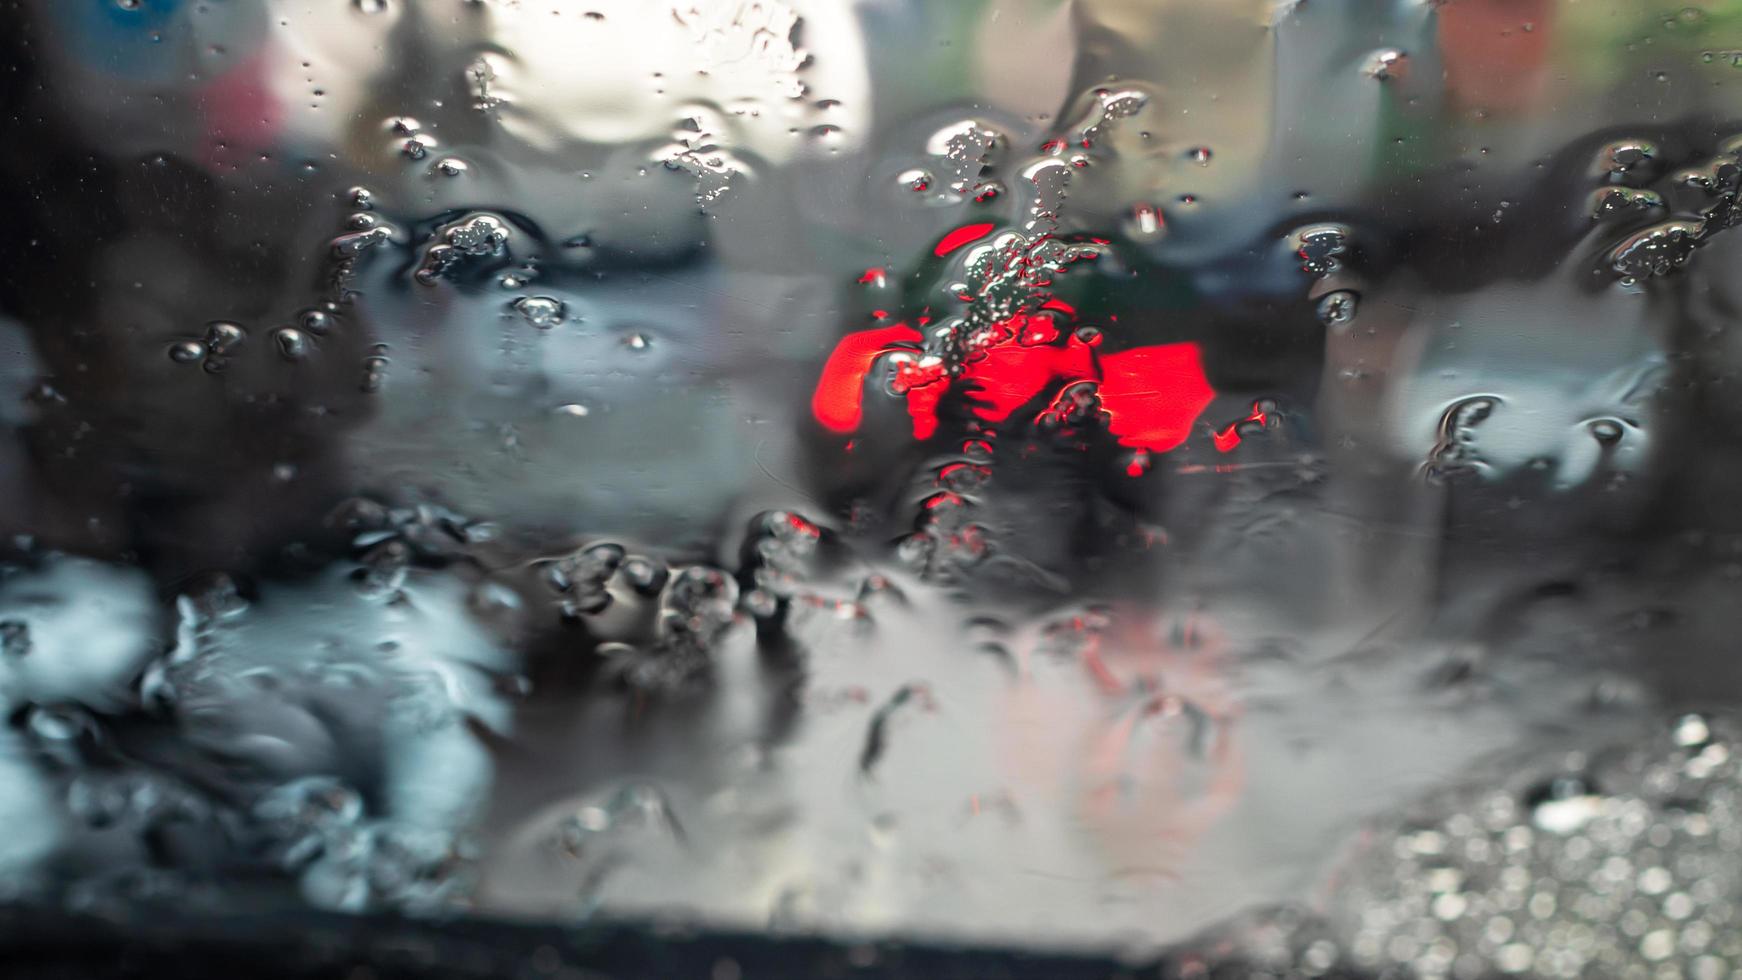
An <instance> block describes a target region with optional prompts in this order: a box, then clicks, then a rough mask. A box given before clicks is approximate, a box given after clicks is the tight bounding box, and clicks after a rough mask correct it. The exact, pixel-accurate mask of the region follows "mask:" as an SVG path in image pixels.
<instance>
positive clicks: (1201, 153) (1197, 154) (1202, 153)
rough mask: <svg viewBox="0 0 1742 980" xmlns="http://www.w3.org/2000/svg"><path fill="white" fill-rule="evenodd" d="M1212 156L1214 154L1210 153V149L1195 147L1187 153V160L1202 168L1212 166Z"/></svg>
mask: <svg viewBox="0 0 1742 980" xmlns="http://www.w3.org/2000/svg"><path fill="white" fill-rule="evenodd" d="M1212 155H1213V154H1212V153H1211V152H1210V148H1209V147H1207V146H1194V147H1192V148H1191V149H1189V150H1187V151H1186V159H1187V160H1190V161H1191V162H1193V163H1195V164H1197V165H1198V166H1200V167H1207V166H1209V165H1210V157H1211V156H1212Z"/></svg>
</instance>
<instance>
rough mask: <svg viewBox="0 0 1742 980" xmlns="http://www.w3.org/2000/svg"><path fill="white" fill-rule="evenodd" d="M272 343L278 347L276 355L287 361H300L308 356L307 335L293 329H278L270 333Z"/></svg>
mask: <svg viewBox="0 0 1742 980" xmlns="http://www.w3.org/2000/svg"><path fill="white" fill-rule="evenodd" d="M272 341H273V343H275V344H277V345H278V354H279V356H280V357H283V358H284V359H285V360H287V361H300V360H302V359H303V358H305V357H307V356H308V352H309V339H308V335H307V334H305V333H303V332H302V331H301V330H298V329H296V328H295V327H280V328H278V329H277V330H275V331H273V333H272Z"/></svg>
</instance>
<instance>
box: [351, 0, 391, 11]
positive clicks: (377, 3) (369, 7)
mask: <svg viewBox="0 0 1742 980" xmlns="http://www.w3.org/2000/svg"><path fill="white" fill-rule="evenodd" d="M351 3H352V6H354V7H356V8H357V9H358V10H360V11H362V12H363V13H365V14H378V13H380V12H382V11H383V10H386V9H387V0H351Z"/></svg>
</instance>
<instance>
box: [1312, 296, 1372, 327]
mask: <svg viewBox="0 0 1742 980" xmlns="http://www.w3.org/2000/svg"><path fill="white" fill-rule="evenodd" d="M1360 302H1361V297H1360V296H1358V295H1356V293H1355V292H1354V291H1353V290H1348V289H1339V290H1337V291H1335V292H1330V293H1326V294H1325V295H1324V296H1321V297H1320V298H1319V308H1318V310H1319V322H1320V323H1323V324H1324V325H1325V326H1327V327H1340V326H1343V325H1344V324H1346V323H1348V322H1349V321H1350V320H1353V319H1355V311H1356V309H1357V308H1358V307H1359V305H1360Z"/></svg>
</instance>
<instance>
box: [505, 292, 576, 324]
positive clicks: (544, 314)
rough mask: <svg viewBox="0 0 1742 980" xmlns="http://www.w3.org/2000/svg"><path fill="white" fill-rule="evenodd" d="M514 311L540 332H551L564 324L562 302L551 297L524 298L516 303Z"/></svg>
mask: <svg viewBox="0 0 1742 980" xmlns="http://www.w3.org/2000/svg"><path fill="white" fill-rule="evenodd" d="M514 311H515V312H516V313H519V314H520V316H521V317H522V318H523V319H524V320H526V322H527V323H530V324H532V325H533V326H535V327H537V328H538V329H540V330H549V329H551V328H552V327H554V326H556V325H557V324H559V323H562V322H563V314H564V311H565V308H564V306H563V303H562V300H559V299H552V298H551V297H549V296H522V297H520V298H519V299H517V300H515V301H514Z"/></svg>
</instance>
